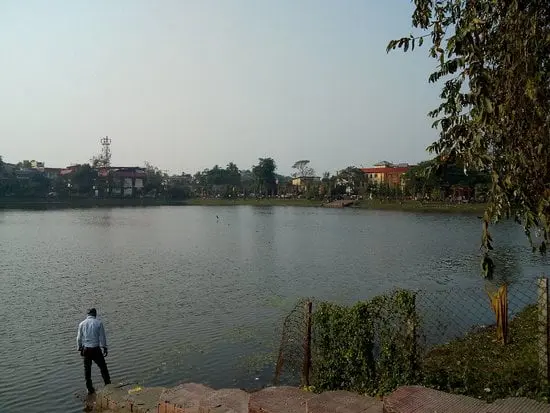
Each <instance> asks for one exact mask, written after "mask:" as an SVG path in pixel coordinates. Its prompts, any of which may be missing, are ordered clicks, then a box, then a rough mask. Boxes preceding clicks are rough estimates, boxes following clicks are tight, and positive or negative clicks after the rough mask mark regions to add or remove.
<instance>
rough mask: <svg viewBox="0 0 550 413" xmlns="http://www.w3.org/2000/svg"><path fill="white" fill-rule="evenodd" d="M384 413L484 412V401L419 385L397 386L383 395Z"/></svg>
mask: <svg viewBox="0 0 550 413" xmlns="http://www.w3.org/2000/svg"><path fill="white" fill-rule="evenodd" d="M383 406H384V409H383V412H384V413H440V412H445V413H484V412H486V409H487V404H486V403H485V402H484V401H481V400H478V399H474V398H471V397H466V396H459V395H455V394H449V393H444V392H442V391H438V390H433V389H428V388H426V387H421V386H406V387H399V388H398V389H397V390H395V391H394V392H393V393H391V394H390V395H388V396H386V397H384V402H383Z"/></svg>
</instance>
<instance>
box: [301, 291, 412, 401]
mask: <svg viewBox="0 0 550 413" xmlns="http://www.w3.org/2000/svg"><path fill="white" fill-rule="evenodd" d="M417 325H418V318H417V315H416V310H415V294H414V293H412V292H410V291H406V290H397V291H394V292H392V293H389V294H386V295H381V296H377V297H375V298H373V299H372V300H370V301H365V302H360V303H358V304H356V305H354V306H353V307H345V306H339V305H336V304H330V303H322V304H320V305H319V306H318V307H317V310H316V311H315V313H314V315H313V326H314V330H313V377H312V378H313V385H314V387H315V389H316V390H318V391H324V390H336V389H345V390H352V391H357V392H360V393H366V394H369V395H376V394H384V393H387V392H389V391H391V390H393V389H394V388H396V387H397V386H399V385H404V384H411V383H415V382H417V381H418V369H417V360H418V354H417V352H418V350H417V346H416V327H417Z"/></svg>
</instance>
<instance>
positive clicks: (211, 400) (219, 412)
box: [198, 389, 250, 413]
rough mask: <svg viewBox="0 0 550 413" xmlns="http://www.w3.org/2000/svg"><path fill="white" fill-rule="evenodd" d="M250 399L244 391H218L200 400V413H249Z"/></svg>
mask: <svg viewBox="0 0 550 413" xmlns="http://www.w3.org/2000/svg"><path fill="white" fill-rule="evenodd" d="M249 399H250V394H249V393H247V392H245V391H244V390H239V389H222V390H216V391H214V392H211V393H209V394H208V395H207V396H205V397H204V398H202V399H201V400H200V402H199V409H198V413H248V401H249Z"/></svg>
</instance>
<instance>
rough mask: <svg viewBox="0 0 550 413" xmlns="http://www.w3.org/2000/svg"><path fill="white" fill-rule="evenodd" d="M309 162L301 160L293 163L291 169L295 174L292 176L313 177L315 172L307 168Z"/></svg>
mask: <svg viewBox="0 0 550 413" xmlns="http://www.w3.org/2000/svg"><path fill="white" fill-rule="evenodd" d="M309 162H310V161H309V160H307V159H303V160H300V161H296V162H294V165H292V169H295V170H296V172H295V173H294V174H293V176H295V177H300V178H303V177H310V176H314V175H315V170H314V169H313V168H312V167H310V166H309Z"/></svg>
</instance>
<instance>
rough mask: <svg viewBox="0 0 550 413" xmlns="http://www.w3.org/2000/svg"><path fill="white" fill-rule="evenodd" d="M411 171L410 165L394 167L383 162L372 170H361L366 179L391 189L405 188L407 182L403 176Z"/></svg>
mask: <svg viewBox="0 0 550 413" xmlns="http://www.w3.org/2000/svg"><path fill="white" fill-rule="evenodd" d="M410 169H411V166H410V165H409V164H397V165H394V164H392V163H390V162H387V161H383V162H379V163H377V164H375V165H374V167H372V168H361V171H363V173H364V174H365V175H366V177H367V178H368V179H369V180H370V181H371V182H373V183H375V184H377V185H382V184H387V185H389V186H391V187H394V188H395V187H401V188H402V187H403V186H404V184H405V182H404V180H403V176H404V175H405V174H406V173H407V172H408V171H409V170H410Z"/></svg>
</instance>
